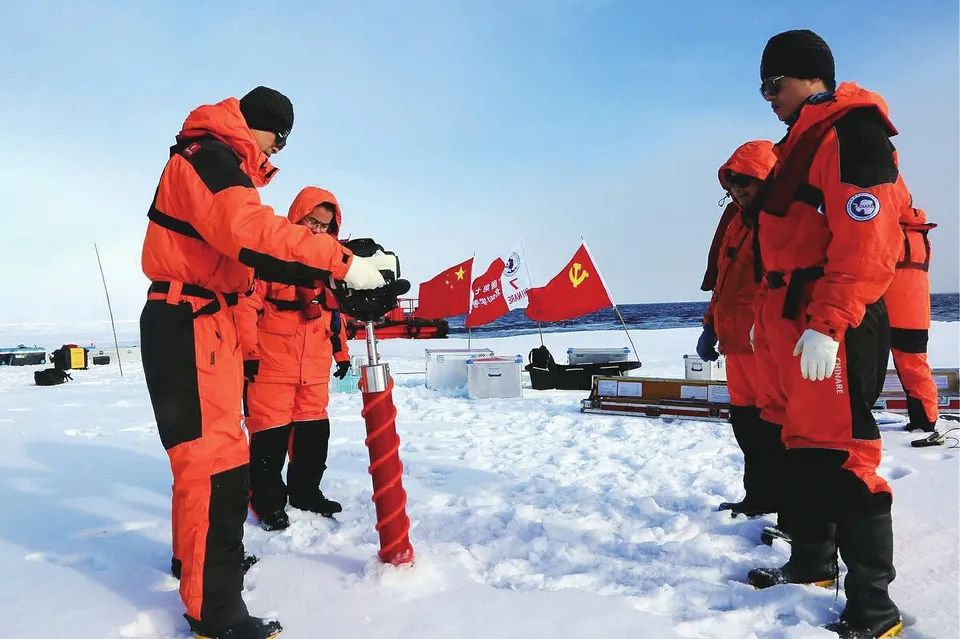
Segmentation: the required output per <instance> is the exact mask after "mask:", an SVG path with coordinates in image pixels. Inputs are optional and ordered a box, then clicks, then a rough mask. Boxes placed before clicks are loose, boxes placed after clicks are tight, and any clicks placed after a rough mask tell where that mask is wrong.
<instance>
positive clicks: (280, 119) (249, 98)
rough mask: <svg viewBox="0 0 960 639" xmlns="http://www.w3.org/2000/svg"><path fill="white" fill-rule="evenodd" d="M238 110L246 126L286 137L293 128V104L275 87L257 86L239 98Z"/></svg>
mask: <svg viewBox="0 0 960 639" xmlns="http://www.w3.org/2000/svg"><path fill="white" fill-rule="evenodd" d="M240 112H241V113H242V114H243V119H244V120H246V121H247V126H248V127H250V128H251V129H258V130H260V131H271V132H273V133H276V134H278V135H279V136H280V137H284V138H285V137H287V136H288V135H289V134H290V129H292V128H293V104H291V103H290V98H288V97H287V96H285V95H284V94H282V93H280V92H279V91H277V90H276V89H271V88H269V87H263V86H260V87H257V88H256V89H254V90H253V91H251V92H250V93H248V94H246V95H245V96H243V97H242V98H240Z"/></svg>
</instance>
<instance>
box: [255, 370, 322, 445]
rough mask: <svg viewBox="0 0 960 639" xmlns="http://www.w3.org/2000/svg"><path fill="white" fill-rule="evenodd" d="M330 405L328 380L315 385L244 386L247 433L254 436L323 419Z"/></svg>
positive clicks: (276, 384)
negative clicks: (278, 428)
mask: <svg viewBox="0 0 960 639" xmlns="http://www.w3.org/2000/svg"><path fill="white" fill-rule="evenodd" d="M329 403H330V380H329V379H328V380H324V381H322V382H317V383H315V384H299V383H295V382H288V383H283V382H260V381H253V382H247V385H246V404H245V405H246V411H245V412H246V416H247V417H246V424H247V430H249V431H250V433H251V434H253V433H259V432H261V431H264V430H267V429H269V428H276V427H278V426H286V425H287V424H289V423H291V422H309V421H314V420H318V419H326V418H327V406H328V405H329Z"/></svg>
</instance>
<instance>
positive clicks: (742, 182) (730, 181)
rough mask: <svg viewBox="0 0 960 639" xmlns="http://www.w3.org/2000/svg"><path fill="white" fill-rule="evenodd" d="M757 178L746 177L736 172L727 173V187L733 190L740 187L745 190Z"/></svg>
mask: <svg viewBox="0 0 960 639" xmlns="http://www.w3.org/2000/svg"><path fill="white" fill-rule="evenodd" d="M756 180H757V178H754V177H750V176H749V175H744V174H743V173H735V172H734V171H727V186H728V187H730V188H731V189H732V188H733V187H739V188H741V189H745V188H747V187H748V186H750V185H751V184H753V183H754V182H755V181H756Z"/></svg>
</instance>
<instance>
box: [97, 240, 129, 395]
mask: <svg viewBox="0 0 960 639" xmlns="http://www.w3.org/2000/svg"><path fill="white" fill-rule="evenodd" d="M93 250H94V251H95V252H96V254H97V266H99V267H100V279H101V280H102V281H103V293H104V295H106V296H107V310H108V311H110V328H112V329H113V345H114V346H115V347H116V349H117V366H119V367H120V377H123V362H122V361H120V342H118V341H117V324H116V322H114V321H113V306H112V305H111V304H110V291H108V290H107V278H106V276H105V275H104V274H103V262H101V261H100V249H98V248H97V243H96V242H94V243H93Z"/></svg>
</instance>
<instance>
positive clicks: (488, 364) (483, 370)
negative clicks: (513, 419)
mask: <svg viewBox="0 0 960 639" xmlns="http://www.w3.org/2000/svg"><path fill="white" fill-rule="evenodd" d="M522 366H523V358H522V357H520V356H519V355H517V356H516V357H483V358H478V359H469V360H467V362H466V367H467V397H469V398H470V399H490V398H494V397H496V398H508V397H522V396H523V382H522V380H521V377H520V370H521V367H522Z"/></svg>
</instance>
